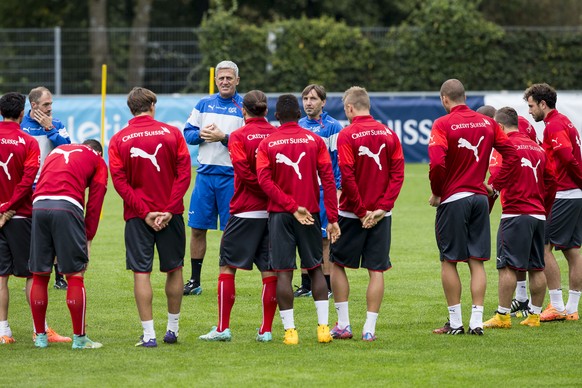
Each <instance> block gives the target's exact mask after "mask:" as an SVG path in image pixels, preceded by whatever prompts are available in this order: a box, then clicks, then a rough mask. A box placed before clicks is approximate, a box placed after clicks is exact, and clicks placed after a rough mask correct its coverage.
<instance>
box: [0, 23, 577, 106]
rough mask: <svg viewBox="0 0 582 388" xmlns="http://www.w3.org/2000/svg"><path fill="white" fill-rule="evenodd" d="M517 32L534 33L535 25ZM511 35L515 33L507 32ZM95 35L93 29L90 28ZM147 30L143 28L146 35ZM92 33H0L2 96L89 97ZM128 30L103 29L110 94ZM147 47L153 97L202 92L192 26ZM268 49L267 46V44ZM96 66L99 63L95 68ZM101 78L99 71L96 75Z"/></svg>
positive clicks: (119, 81) (152, 36)
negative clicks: (40, 92)
mask: <svg viewBox="0 0 582 388" xmlns="http://www.w3.org/2000/svg"><path fill="white" fill-rule="evenodd" d="M518 29H519V30H537V29H536V28H535V27H532V28H523V27H519V28H518ZM361 30H362V32H363V33H364V35H365V36H367V37H368V38H369V39H370V40H371V41H372V42H373V43H374V45H375V46H376V47H383V46H385V45H387V44H389V42H387V40H386V39H385V38H384V37H385V36H386V33H387V32H388V28H383V27H374V28H362V29H361ZM505 30H506V32H508V33H511V32H512V31H515V30H516V29H512V28H511V27H507V28H505ZM543 30H544V32H545V33H547V34H563V33H565V32H576V33H579V32H580V29H579V28H567V27H558V28H548V27H544V28H543ZM93 31H94V30H93ZM145 31H146V30H144V33H145ZM90 32H91V30H90V29H68V28H67V29H61V28H59V27H56V28H52V29H0V93H3V92H7V91H20V92H23V93H27V92H28V91H29V90H30V89H31V88H33V87H36V86H39V85H44V86H46V87H48V88H49V89H51V90H52V91H53V93H55V94H57V95H59V94H91V93H94V92H95V91H96V90H97V91H98V90H99V87H100V85H95V83H98V84H100V77H98V76H92V71H93V66H94V64H93V61H92V57H91V50H90ZM131 32H132V29H130V28H109V29H106V30H105V34H106V36H107V42H108V45H109V50H108V52H109V57H108V58H107V59H106V60H105V62H106V63H107V65H108V92H109V93H121V94H125V93H127V91H128V90H129V88H131V87H133V86H135V85H129V79H130V78H131V77H130V76H129V75H130V74H131V73H132V72H137V71H139V70H138V69H135V68H133V69H132V68H129V67H130V65H129V62H130V61H129V55H128V52H129V51H130V40H131V39H132V34H131ZM147 38H148V39H147V46H146V47H145V67H144V74H143V76H144V78H143V84H142V85H143V86H146V87H148V88H150V89H152V90H155V91H156V92H157V93H162V94H171V93H204V92H206V90H201V88H202V86H201V85H204V84H205V81H206V80H207V79H208V78H207V77H208V70H207V69H203V68H202V54H201V53H200V51H199V46H198V29H196V28H149V29H147ZM265 45H266V46H267V42H265ZM97 65H98V66H99V67H100V65H101V64H97ZM99 74H100V72H99Z"/></svg>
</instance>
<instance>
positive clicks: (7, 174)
mask: <svg viewBox="0 0 582 388" xmlns="http://www.w3.org/2000/svg"><path fill="white" fill-rule="evenodd" d="M13 156H14V154H13V153H11V154H10V156H9V157H8V159H7V160H6V162H1V161H0V166H2V168H3V169H4V172H5V173H6V176H7V177H8V180H9V181H11V180H12V176H10V173H9V172H8V162H10V159H12V157H13Z"/></svg>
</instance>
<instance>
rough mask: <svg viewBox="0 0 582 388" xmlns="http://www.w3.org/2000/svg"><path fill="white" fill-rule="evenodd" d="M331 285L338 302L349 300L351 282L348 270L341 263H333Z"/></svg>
mask: <svg viewBox="0 0 582 388" xmlns="http://www.w3.org/2000/svg"><path fill="white" fill-rule="evenodd" d="M331 287H332V289H333V292H334V300H335V302H336V303H341V302H347V301H348V298H349V296H350V283H349V281H348V277H347V275H346V270H345V268H344V267H342V266H341V265H337V264H335V263H331Z"/></svg>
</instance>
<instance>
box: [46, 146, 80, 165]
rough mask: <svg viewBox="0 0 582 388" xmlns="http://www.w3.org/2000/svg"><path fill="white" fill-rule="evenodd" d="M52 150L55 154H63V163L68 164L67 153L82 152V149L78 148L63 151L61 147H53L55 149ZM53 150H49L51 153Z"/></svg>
mask: <svg viewBox="0 0 582 388" xmlns="http://www.w3.org/2000/svg"><path fill="white" fill-rule="evenodd" d="M53 152H54V153H55V154H61V155H63V156H64V157H65V164H69V155H70V154H72V153H73V152H83V150H80V149H74V150H71V151H65V150H63V149H62V148H55V149H54V150H53ZM53 152H51V154H52V153H53Z"/></svg>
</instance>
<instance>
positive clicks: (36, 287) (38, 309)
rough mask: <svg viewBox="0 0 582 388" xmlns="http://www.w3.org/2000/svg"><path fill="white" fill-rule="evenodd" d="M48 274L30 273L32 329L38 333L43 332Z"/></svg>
mask: <svg viewBox="0 0 582 388" xmlns="http://www.w3.org/2000/svg"><path fill="white" fill-rule="evenodd" d="M49 280H51V278H50V276H42V275H36V274H35V275H32V287H31V288H30V310H31V311H32V320H33V321H34V331H35V332H36V333H38V334H41V333H45V332H46V330H45V327H44V323H45V321H46V308H47V305H48V284H49Z"/></svg>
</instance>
